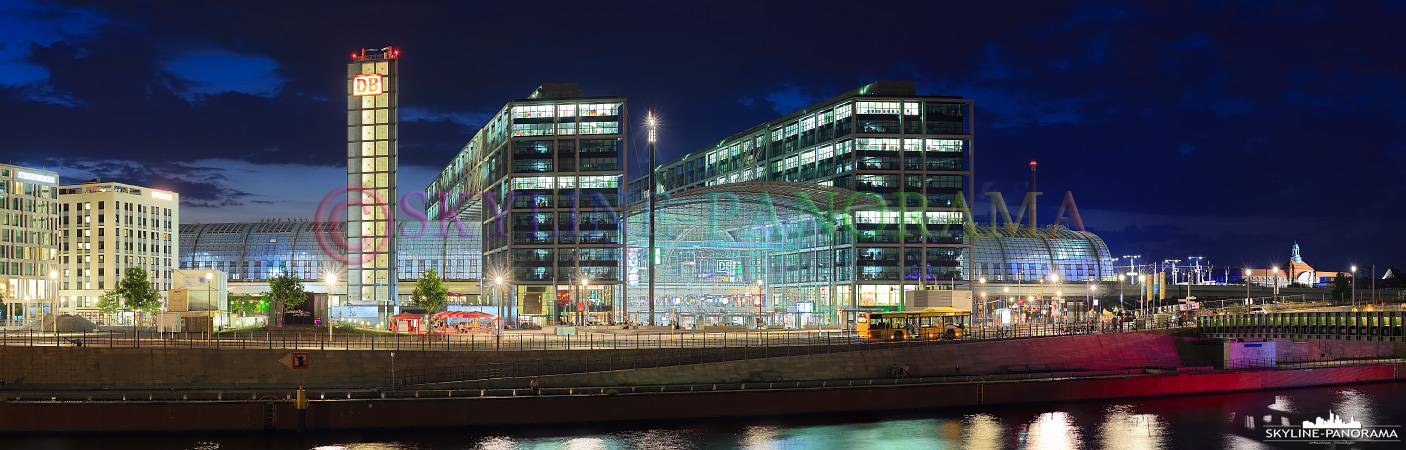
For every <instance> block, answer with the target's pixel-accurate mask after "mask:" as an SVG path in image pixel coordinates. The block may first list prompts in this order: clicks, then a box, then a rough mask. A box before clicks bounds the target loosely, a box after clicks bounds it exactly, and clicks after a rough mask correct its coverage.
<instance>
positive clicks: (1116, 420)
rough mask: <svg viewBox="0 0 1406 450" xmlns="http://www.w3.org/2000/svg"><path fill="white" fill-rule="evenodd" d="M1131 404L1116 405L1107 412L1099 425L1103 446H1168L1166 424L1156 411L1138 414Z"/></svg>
mask: <svg viewBox="0 0 1406 450" xmlns="http://www.w3.org/2000/svg"><path fill="white" fill-rule="evenodd" d="M1132 409H1133V408H1132V406H1129V405H1114V406H1110V407H1108V409H1107V410H1105V411H1104V416H1103V423H1101V424H1099V428H1098V439H1099V444H1100V445H1101V447H1100V448H1105V449H1162V448H1167V442H1166V439H1167V423H1166V422H1165V421H1164V420H1162V418H1161V417H1158V416H1157V415H1156V414H1137V413H1134V412H1133V411H1132Z"/></svg>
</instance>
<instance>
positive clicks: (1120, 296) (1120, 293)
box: [1118, 273, 1128, 314]
mask: <svg viewBox="0 0 1406 450" xmlns="http://www.w3.org/2000/svg"><path fill="white" fill-rule="evenodd" d="M1127 307H1128V305H1127V304H1126V303H1123V274H1121V273H1120V274H1118V310H1119V311H1118V312H1119V313H1120V314H1121V313H1122V312H1123V311H1122V310H1123V309H1124V308H1127Z"/></svg>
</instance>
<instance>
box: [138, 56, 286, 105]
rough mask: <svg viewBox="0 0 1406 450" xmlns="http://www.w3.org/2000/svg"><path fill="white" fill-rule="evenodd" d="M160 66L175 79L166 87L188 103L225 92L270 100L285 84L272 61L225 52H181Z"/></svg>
mask: <svg viewBox="0 0 1406 450" xmlns="http://www.w3.org/2000/svg"><path fill="white" fill-rule="evenodd" d="M160 66H161V68H162V70H164V71H166V72H167V73H169V74H171V75H172V76H174V77H175V78H176V79H177V80H171V81H170V82H168V85H167V86H168V87H170V88H171V90H172V91H173V92H175V93H177V94H178V95H180V96H181V97H183V98H185V99H186V100H188V101H191V102H197V101H199V100H200V99H201V98H203V97H204V96H208V95H211V94H221V93H225V92H237V93H241V94H248V95H257V96H260V97H273V96H275V95H276V94H278V92H279V90H280V89H281V88H282V87H283V83H284V82H285V81H286V79H285V78H283V77H282V76H280V75H279V74H278V68H279V65H278V63H277V62H275V61H274V60H273V59H272V58H269V57H268V56H264V55H242V54H238V53H234V52H230V51H225V50H207V51H193V52H182V53H179V54H176V55H175V56H173V57H171V58H168V59H165V60H162V61H160Z"/></svg>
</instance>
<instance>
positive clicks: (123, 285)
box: [113, 267, 161, 314]
mask: <svg viewBox="0 0 1406 450" xmlns="http://www.w3.org/2000/svg"><path fill="white" fill-rule="evenodd" d="M113 292H116V295H117V296H118V297H121V298H122V306H125V307H127V309H130V310H133V311H141V312H144V313H147V314H152V313H155V312H157V311H160V310H161V291H158V290H156V287H154V286H152V285H151V281H150V280H148V279H147V277H146V270H145V269H142V268H140V267H128V268H127V269H126V270H123V271H122V280H121V281H118V282H117V289H114V290H113Z"/></svg>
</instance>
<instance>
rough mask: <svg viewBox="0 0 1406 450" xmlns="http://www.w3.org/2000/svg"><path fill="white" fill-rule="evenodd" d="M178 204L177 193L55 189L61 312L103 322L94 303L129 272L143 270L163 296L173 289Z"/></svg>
mask: <svg viewBox="0 0 1406 450" xmlns="http://www.w3.org/2000/svg"><path fill="white" fill-rule="evenodd" d="M180 200H181V197H180V194H179V193H176V192H171V191H165V190H160V189H152V188H148V187H142V186H134V185H130V184H123V183H110V182H102V181H100V180H93V181H90V182H87V183H80V184H73V185H67V186H61V187H59V197H58V201H59V203H60V205H61V206H60V210H61V211H60V213H59V214H60V216H59V217H60V219H59V229H60V232H61V233H62V236H63V238H62V242H61V245H62V247H61V248H60V250H59V253H60V256H59V258H60V261H59V268H60V270H61V271H62V273H60V277H61V279H62V282H61V285H60V287H59V310H60V311H63V312H68V313H71V314H77V315H81V316H84V317H87V318H88V319H89V320H92V321H94V322H99V321H105V320H106V318H105V317H101V315H100V314H98V310H97V306H98V298H99V297H101V296H102V294H103V292H104V291H110V290H113V289H116V288H117V283H118V282H119V281H121V280H122V272H123V271H124V270H126V269H127V268H128V267H138V268H141V269H142V270H145V271H146V272H147V280H149V281H150V282H151V283H152V287H154V288H155V289H157V290H159V291H161V292H162V293H163V295H164V293H165V291H167V290H169V289H171V269H173V268H174V264H175V263H176V259H177V258H178V257H179V253H180V235H179V233H177V231H176V230H177V227H178V226H179V224H180V219H181V208H180ZM131 319H132V316H131V315H126V316H122V317H120V318H119V320H131Z"/></svg>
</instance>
